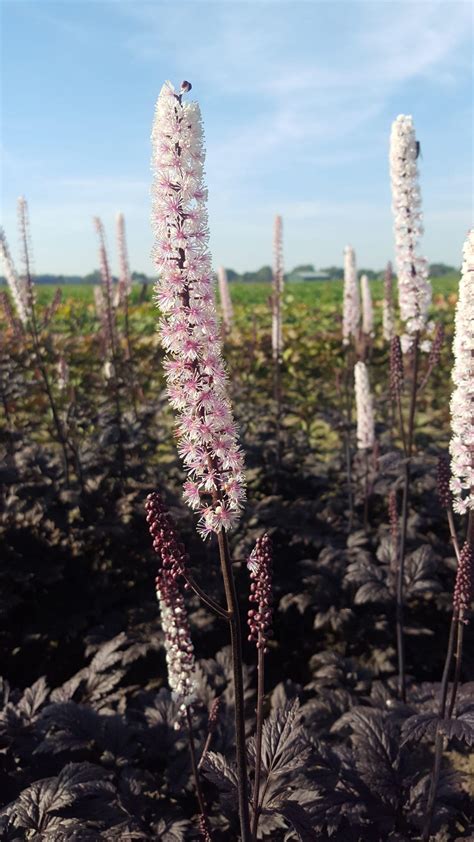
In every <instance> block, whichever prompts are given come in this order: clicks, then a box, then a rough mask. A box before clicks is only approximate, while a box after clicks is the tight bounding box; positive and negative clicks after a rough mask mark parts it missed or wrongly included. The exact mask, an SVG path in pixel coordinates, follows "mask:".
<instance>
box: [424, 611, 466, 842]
mask: <svg viewBox="0 0 474 842" xmlns="http://www.w3.org/2000/svg"><path fill="white" fill-rule="evenodd" d="M457 626H458V623H457V621H456V619H455V618H454V617H453V618H452V620H451V628H450V630H449V641H448V651H447V653H446V660H445V662H444V670H443V677H442V679H441V697H440V702H439V719H444V715H445V712H446V699H447V695H448V679H449V671H450V667H451V661H452V659H453V652H454V645H455V638H456V631H457ZM443 749H444V736H443V734H442V732H441V729H440V727H439V722H438V725H437V727H436V738H435V754H434V765H433V772H432V775H431V783H430V791H429V795H428V803H427V807H426V819H425V826H424V828H423V833H422V836H421V842H428V840H429V838H430V835H431V824H432V821H433V813H434V808H435V802H436V791H437V789H438V782H439V775H440V772H441V759H442V756H443Z"/></svg>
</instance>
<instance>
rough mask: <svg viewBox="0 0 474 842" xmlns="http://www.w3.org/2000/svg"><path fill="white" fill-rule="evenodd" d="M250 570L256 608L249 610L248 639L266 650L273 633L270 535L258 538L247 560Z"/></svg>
mask: <svg viewBox="0 0 474 842" xmlns="http://www.w3.org/2000/svg"><path fill="white" fill-rule="evenodd" d="M247 568H248V570H249V572H250V578H251V580H252V581H251V585H250V597H249V599H250V602H254V603H256V605H257V607H256V609H253V608H252V609H250V611H249V612H248V624H249V629H250V634H249V637H248V639H249V640H250V641H254V642H256V644H257V649H264V650H265V651H266V642H267V640H268V637H269V636H270V635H271V634H272V628H271V625H272V614H273V610H272V605H273V594H272V568H273V553H272V542H271V539H270V536H269V535H267V534H265V535H262V536H261V538H257V541H256V543H255V547H254V548H253V550H252V552H251V554H250V557H249V559H248V561H247Z"/></svg>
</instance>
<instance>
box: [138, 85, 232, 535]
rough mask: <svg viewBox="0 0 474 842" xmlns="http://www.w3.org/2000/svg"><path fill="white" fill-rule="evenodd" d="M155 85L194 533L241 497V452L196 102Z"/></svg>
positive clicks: (162, 261) (177, 382)
mask: <svg viewBox="0 0 474 842" xmlns="http://www.w3.org/2000/svg"><path fill="white" fill-rule="evenodd" d="M188 86H189V83H187V86H185V88H183V89H182V93H181V94H176V93H175V91H174V88H173V86H172V85H171V84H170V83H169V82H167V83H166V84H165V85H163V88H162V89H161V93H160V95H159V97H158V101H157V105H156V114H155V122H154V126H153V135H152V142H153V162H152V166H153V170H154V184H153V191H152V192H153V212H152V223H153V228H154V234H155V245H154V251H153V255H154V262H155V266H156V269H157V271H158V273H159V280H158V282H157V284H156V288H155V290H156V302H157V304H158V306H159V309H160V312H161V320H160V335H161V344H162V345H163V347H164V349H165V351H166V352H167V359H166V360H165V363H164V368H165V374H166V378H167V393H168V398H169V401H170V404H171V406H172V407H173V409H174V410H175V411H176V413H177V415H178V424H177V431H176V435H177V438H178V441H179V446H178V450H179V453H180V455H181V457H182V459H183V461H184V464H185V466H186V469H187V471H188V481H187V482H186V483H185V486H184V497H185V500H186V501H187V503H188V504H189V505H190V506H191V508H192V509H195V510H196V511H197V512H198V513H199V515H200V520H199V523H198V529H199V531H200V532H201V534H202V535H203V537H206V536H208V535H209V534H211V533H213V532H215V533H218V532H220V531H221V530H222V529H226V530H227V529H230V528H231V527H232V526H233V525H234V524H235V523H236V521H237V520H238V517H239V513H240V510H241V508H242V502H243V499H244V497H245V478H244V473H243V457H242V453H241V450H240V448H239V446H238V441H237V429H236V425H235V423H234V419H233V415H232V409H231V406H230V402H229V398H228V394H227V374H226V371H225V366H224V361H223V359H222V354H221V338H220V331H219V325H218V320H217V312H216V308H215V303H214V295H213V284H212V271H211V261H210V254H209V251H208V247H207V241H208V225H207V210H206V205H205V200H206V196H207V191H206V189H205V187H204V182H203V164H204V148H203V135H202V125H201V114H200V110H199V106H198V105H197V103H193V102H191V103H188V102H183V101H182V94H183V93H184V92H185V91H187V90H189V89H190V86H189V87H188Z"/></svg>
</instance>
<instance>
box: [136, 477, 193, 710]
mask: <svg viewBox="0 0 474 842" xmlns="http://www.w3.org/2000/svg"><path fill="white" fill-rule="evenodd" d="M145 509H146V513H147V516H146V519H147V523H148V529H149V531H150V535H151V537H152V539H153V549H154V551H155V552H156V553H157V554H158V555H159V556H160V558H161V565H162V566H161V568H160V570H159V571H158V575H157V577H156V595H157V598H158V602H159V605H160V614H161V626H162V629H163V632H164V635H165V650H166V663H167V667H168V681H169V685H170V687H171V690H172V692H173V698H174V700H175V701H176V702H177V703H178V705H179V708H180V714H184V713H185V712H186V708H187V707H188V705H190V704H192V702H193V701H194V699H195V690H196V687H195V666H196V665H195V659H194V647H193V644H192V641H191V631H190V628H189V623H188V618H187V614H186V607H185V604H184V599H183V595H182V593H181V590H180V584H179V580H180V578H181V577H183V575H184V574H185V571H186V567H187V564H188V556H187V554H186V551H185V549H184V545H183V544H182V542H181V541H180V540H179V536H178V533H177V530H176V527H175V525H174V522H173V519H172V518H171V515H170V514H169V512H168V510H167V508H166V506H165V505H164V503H163V501H162V499H161V497H160V495H159V494H157V493H156V492H155V493H153V494H149V495H148V497H147V500H146V504H145Z"/></svg>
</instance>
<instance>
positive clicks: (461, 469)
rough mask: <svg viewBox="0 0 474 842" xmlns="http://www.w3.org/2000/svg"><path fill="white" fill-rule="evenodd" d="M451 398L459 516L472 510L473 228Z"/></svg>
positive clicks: (455, 502)
mask: <svg viewBox="0 0 474 842" xmlns="http://www.w3.org/2000/svg"><path fill="white" fill-rule="evenodd" d="M453 351H454V366H453V371H452V378H453V381H454V385H455V388H454V391H453V394H452V396H451V429H452V433H453V435H452V438H451V442H450V445H449V451H450V454H451V475H452V476H451V491H452V493H453V498H454V499H453V508H454V510H455V511H456V512H459V514H464V513H465V512H466V511H467V510H468V509H474V228H473V229H471V231H470V232H469V234H468V237H467V240H466V242H465V244H464V249H463V265H462V274H461V280H460V282H459V297H458V303H457V306H456V316H455V322H454V342H453Z"/></svg>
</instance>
